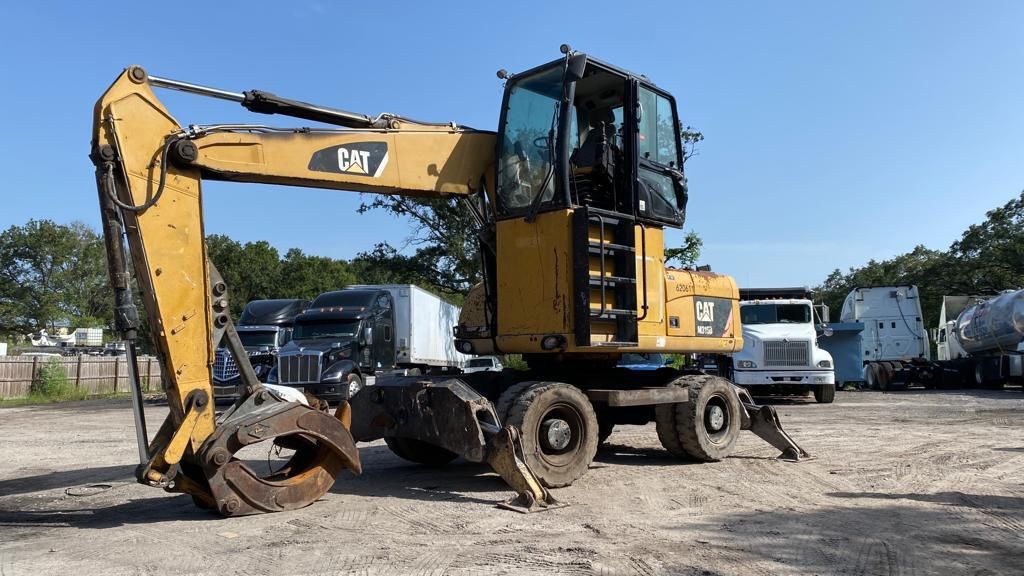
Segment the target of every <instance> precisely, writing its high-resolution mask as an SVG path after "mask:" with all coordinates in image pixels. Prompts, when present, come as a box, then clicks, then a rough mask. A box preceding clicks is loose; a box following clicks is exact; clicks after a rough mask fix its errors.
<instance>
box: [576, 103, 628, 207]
mask: <svg viewBox="0 0 1024 576" xmlns="http://www.w3.org/2000/svg"><path fill="white" fill-rule="evenodd" d="M587 120H588V122H587V123H588V124H589V126H590V129H589V130H588V131H587V135H586V137H585V138H584V139H583V144H581V145H580V147H579V148H577V149H576V150H575V151H574V152H573V153H572V156H571V157H570V158H569V161H570V162H571V163H572V183H573V188H574V191H575V192H576V194H577V197H578V201H579V202H580V203H582V204H587V205H591V206H595V207H599V208H604V209H607V210H614V209H615V164H616V158H617V156H618V154H619V147H618V146H617V145H616V144H615V114H614V113H613V112H612V110H611V108H600V109H597V110H592V111H591V112H590V115H589V117H588V119H587Z"/></svg>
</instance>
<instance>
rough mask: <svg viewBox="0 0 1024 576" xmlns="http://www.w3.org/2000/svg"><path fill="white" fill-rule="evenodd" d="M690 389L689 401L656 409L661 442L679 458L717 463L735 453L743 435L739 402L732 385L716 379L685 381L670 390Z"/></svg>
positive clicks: (688, 379) (685, 379) (708, 377)
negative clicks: (735, 448) (739, 439)
mask: <svg viewBox="0 0 1024 576" xmlns="http://www.w3.org/2000/svg"><path fill="white" fill-rule="evenodd" d="M687 384H688V385H689V388H690V401H689V402H678V403H676V404H659V405H658V406H656V407H655V408H654V414H655V424H656V429H657V431H658V438H659V439H660V440H661V444H662V446H664V447H665V449H666V450H668V451H669V453H671V454H673V455H674V456H678V457H680V458H690V459H693V460H699V461H701V462H716V461H718V460H721V459H722V458H725V457H726V456H728V455H729V454H730V453H731V452H732V448H733V445H734V444H735V443H736V438H738V437H739V433H740V422H741V416H740V410H741V409H742V408H741V406H740V400H739V398H738V397H737V396H736V392H735V391H734V390H733V387H732V386H733V385H732V384H731V383H730V382H729V381H728V380H725V379H723V378H719V377H717V376H698V377H692V376H690V377H683V378H680V379H677V380H676V381H674V382H673V383H672V384H670V386H684V385H687Z"/></svg>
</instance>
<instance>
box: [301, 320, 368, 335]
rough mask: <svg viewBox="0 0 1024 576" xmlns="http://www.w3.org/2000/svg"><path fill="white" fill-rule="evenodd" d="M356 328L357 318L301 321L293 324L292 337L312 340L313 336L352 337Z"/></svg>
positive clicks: (357, 328) (357, 325)
mask: <svg viewBox="0 0 1024 576" xmlns="http://www.w3.org/2000/svg"><path fill="white" fill-rule="evenodd" d="M358 330H359V321H358V320H327V321H323V322H303V323H301V324H296V325H295V331H294V332H292V339H293V340H312V339H314V338H354V337H355V335H356V332H357V331H358Z"/></svg>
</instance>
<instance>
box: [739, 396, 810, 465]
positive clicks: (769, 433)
mask: <svg viewBox="0 0 1024 576" xmlns="http://www.w3.org/2000/svg"><path fill="white" fill-rule="evenodd" d="M735 388H736V394H737V395H738V396H739V398H740V403H741V404H742V405H743V422H742V425H741V428H742V429H743V430H750V431H751V432H753V433H754V434H757V436H758V437H759V438H761V439H762V440H764V441H765V442H767V443H769V444H771V445H772V446H774V447H776V448H778V449H779V450H781V451H782V453H781V454H779V455H778V456H777V457H776V458H777V459H779V460H786V461H788V462H801V461H803V460H809V459H811V458H813V456H811V455H810V454H809V453H808V452H807V451H806V450H804V449H803V448H801V447H800V445H799V444H797V443H796V441H795V440H793V438H792V437H791V436H790V435H789V434H788V433H786V431H785V430H783V429H782V422H781V421H780V420H779V414H778V413H777V412H776V411H775V408H773V407H771V406H758V405H757V404H754V399H753V398H752V397H751V396H750V393H749V392H748V391H747V390H746V389H745V388H742V387H740V386H735Z"/></svg>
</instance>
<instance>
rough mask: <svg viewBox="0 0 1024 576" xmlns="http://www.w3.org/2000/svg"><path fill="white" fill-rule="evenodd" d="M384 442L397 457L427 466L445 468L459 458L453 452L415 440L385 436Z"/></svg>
mask: <svg viewBox="0 0 1024 576" xmlns="http://www.w3.org/2000/svg"><path fill="white" fill-rule="evenodd" d="M384 442H385V443H386V444H387V445H388V448H390V449H391V452H392V453H394V455H395V456H398V457H399V458H401V459H403V460H408V461H409V462H415V463H417V464H423V465H425V466H444V465H445V464H447V463H449V462H451V461H452V460H455V459H456V458H457V457H458V456H459V455H458V454H456V453H455V452H452V451H451V450H447V449H445V448H441V447H440V446H434V445H433V444H428V443H426V442H424V441H422V440H416V439H414V438H399V437H397V436H385V437H384Z"/></svg>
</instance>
